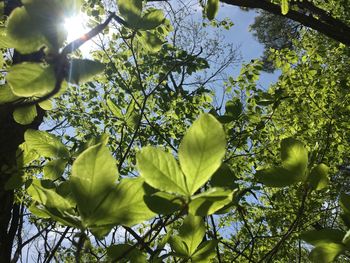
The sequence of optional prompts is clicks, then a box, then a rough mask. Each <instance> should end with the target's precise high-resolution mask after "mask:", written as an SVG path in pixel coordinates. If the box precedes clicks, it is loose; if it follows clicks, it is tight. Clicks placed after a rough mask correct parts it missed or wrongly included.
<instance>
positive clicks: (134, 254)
mask: <svg viewBox="0 0 350 263" xmlns="http://www.w3.org/2000/svg"><path fill="white" fill-rule="evenodd" d="M107 255H108V257H109V258H110V259H111V260H112V261H115V260H117V259H119V260H121V259H124V260H125V259H126V260H130V262H132V263H145V262H147V257H146V255H145V254H143V253H142V252H141V251H140V250H138V249H137V248H135V247H134V246H132V245H129V244H118V245H112V246H110V247H108V248H107ZM118 262H119V261H118Z"/></svg>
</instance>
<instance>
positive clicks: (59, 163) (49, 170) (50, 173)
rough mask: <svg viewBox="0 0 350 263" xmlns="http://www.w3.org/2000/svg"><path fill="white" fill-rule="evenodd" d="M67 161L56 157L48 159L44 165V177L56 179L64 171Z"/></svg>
mask: <svg viewBox="0 0 350 263" xmlns="http://www.w3.org/2000/svg"><path fill="white" fill-rule="evenodd" d="M66 164H67V161H66V160H65V159H56V160H52V161H49V162H48V163H47V164H46V165H45V166H44V177H45V179H50V180H53V181H54V180H57V179H58V178H60V177H61V176H62V174H63V172H64V168H65V167H66Z"/></svg>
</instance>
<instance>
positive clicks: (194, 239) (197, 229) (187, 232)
mask: <svg viewBox="0 0 350 263" xmlns="http://www.w3.org/2000/svg"><path fill="white" fill-rule="evenodd" d="M204 234H205V226H204V222H203V219H202V217H200V216H192V215H187V217H186V218H185V220H184V222H183V224H182V225H181V227H180V229H179V237H180V238H181V240H182V241H183V242H184V243H185V244H186V246H187V248H188V253H189V256H191V255H192V254H193V253H194V252H195V251H196V249H197V247H198V246H199V244H200V243H201V242H202V240H203V237H204Z"/></svg>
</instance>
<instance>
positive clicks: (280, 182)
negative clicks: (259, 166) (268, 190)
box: [257, 138, 308, 187]
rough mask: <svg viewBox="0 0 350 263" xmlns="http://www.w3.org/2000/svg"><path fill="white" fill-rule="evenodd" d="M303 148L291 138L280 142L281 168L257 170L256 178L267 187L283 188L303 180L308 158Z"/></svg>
mask: <svg viewBox="0 0 350 263" xmlns="http://www.w3.org/2000/svg"><path fill="white" fill-rule="evenodd" d="M307 155H308V154H307V150H306V149H305V146H304V145H303V144H302V143H301V142H300V141H297V140H295V139H293V138H288V139H284V140H283V141H282V142H281V160H282V166H280V167H273V168H269V169H265V170H259V171H258V172H257V177H258V179H259V180H261V181H262V183H264V184H265V185H267V186H272V187H284V186H288V185H291V184H294V183H297V182H300V181H301V180H303V179H304V178H305V172H306V168H307V164H308V156H307Z"/></svg>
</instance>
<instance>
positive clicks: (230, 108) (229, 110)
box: [225, 98, 243, 120]
mask: <svg viewBox="0 0 350 263" xmlns="http://www.w3.org/2000/svg"><path fill="white" fill-rule="evenodd" d="M242 111H243V105H242V103H241V101H240V100H239V99H238V98H235V99H233V100H230V101H228V102H226V105H225V115H226V116H228V117H230V118H231V120H236V119H238V117H239V116H240V115H241V114H242Z"/></svg>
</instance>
